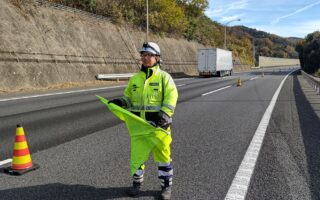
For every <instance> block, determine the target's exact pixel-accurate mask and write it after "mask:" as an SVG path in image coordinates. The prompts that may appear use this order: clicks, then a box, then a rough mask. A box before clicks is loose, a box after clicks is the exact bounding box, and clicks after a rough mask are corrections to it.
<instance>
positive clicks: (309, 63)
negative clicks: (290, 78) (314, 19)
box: [296, 31, 320, 77]
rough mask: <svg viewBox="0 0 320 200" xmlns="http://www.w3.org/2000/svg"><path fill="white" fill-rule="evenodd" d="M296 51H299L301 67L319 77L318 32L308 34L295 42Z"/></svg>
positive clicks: (319, 44) (319, 51)
mask: <svg viewBox="0 0 320 200" xmlns="http://www.w3.org/2000/svg"><path fill="white" fill-rule="evenodd" d="M296 51H297V52H298V53H299V59H300V63H301V68H302V69H303V70H304V71H305V72H307V73H309V74H315V75H316V76H318V77H320V32H319V31H315V32H313V33H310V34H308V35H307V36H306V37H305V38H304V40H302V41H300V42H299V43H298V44H297V46H296Z"/></svg>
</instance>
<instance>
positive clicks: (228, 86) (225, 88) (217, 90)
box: [202, 85, 231, 96]
mask: <svg viewBox="0 0 320 200" xmlns="http://www.w3.org/2000/svg"><path fill="white" fill-rule="evenodd" d="M229 87H231V85H228V86H226V87H223V88H219V89H216V90H213V91H211V92H207V93H204V94H202V96H206V95H208V94H212V93H214V92H218V91H220V90H224V89H227V88H229Z"/></svg>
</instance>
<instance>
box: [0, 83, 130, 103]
mask: <svg viewBox="0 0 320 200" xmlns="http://www.w3.org/2000/svg"><path fill="white" fill-rule="evenodd" d="M119 87H126V85H119V86H112V87H103V88H92V89H86V90H73V91H68V92H57V93H48V94H39V95H31V96H22V97H13V98H8V99H0V102H2V101H13V100H20V99H30V98H37V97H47V96H54V95H62V94H71V93H80V92H89V91H96V90H105V89H112V88H119Z"/></svg>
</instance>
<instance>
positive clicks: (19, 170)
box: [4, 124, 39, 175]
mask: <svg viewBox="0 0 320 200" xmlns="http://www.w3.org/2000/svg"><path fill="white" fill-rule="evenodd" d="M38 168H39V165H37V164H33V163H32V160H31V156H30V152H29V148H28V144H27V140H26V137H25V135H24V130H23V127H22V126H21V125H19V124H18V125H17V129H16V138H15V143H14V148H13V158H12V164H11V166H10V167H8V168H5V169H4V171H5V172H7V173H9V174H11V175H22V174H25V173H27V172H30V171H32V170H35V169H38Z"/></svg>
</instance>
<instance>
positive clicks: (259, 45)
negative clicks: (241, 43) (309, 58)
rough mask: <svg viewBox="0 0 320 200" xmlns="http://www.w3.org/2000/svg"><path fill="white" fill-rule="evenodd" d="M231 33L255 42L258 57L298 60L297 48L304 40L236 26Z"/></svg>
mask: <svg viewBox="0 0 320 200" xmlns="http://www.w3.org/2000/svg"><path fill="white" fill-rule="evenodd" d="M231 33H232V34H233V35H235V36H237V37H249V38H250V39H251V40H252V41H254V45H255V50H256V56H268V57H279V58H298V53H297V52H296V51H295V46H296V44H297V42H299V41H301V40H302V39H300V38H283V37H280V36H277V35H275V34H270V33H267V32H264V31H259V30H256V29H252V28H248V27H245V26H234V27H232V28H231Z"/></svg>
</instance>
